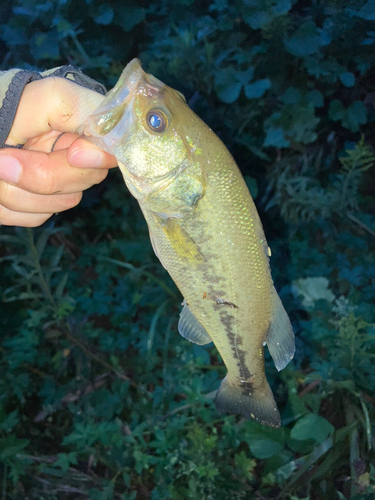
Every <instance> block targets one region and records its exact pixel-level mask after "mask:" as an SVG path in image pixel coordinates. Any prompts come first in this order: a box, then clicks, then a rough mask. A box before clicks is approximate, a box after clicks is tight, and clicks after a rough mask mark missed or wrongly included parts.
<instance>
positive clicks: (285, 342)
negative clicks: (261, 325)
mask: <svg viewBox="0 0 375 500" xmlns="http://www.w3.org/2000/svg"><path fill="white" fill-rule="evenodd" d="M266 343H267V346H268V350H269V351H270V354H271V356H272V359H273V362H274V363H275V366H276V368H277V369H278V371H280V370H282V369H283V368H285V367H286V365H287V364H288V363H289V361H290V360H291V359H292V358H293V356H294V351H295V344H294V333H293V328H292V325H291V323H290V319H289V316H288V315H287V313H286V311H285V309H284V306H283V304H282V302H281V300H280V297H279V296H278V294H277V292H276V290H275V288H274V287H273V292H272V318H271V324H270V328H269V331H268V336H267V339H266Z"/></svg>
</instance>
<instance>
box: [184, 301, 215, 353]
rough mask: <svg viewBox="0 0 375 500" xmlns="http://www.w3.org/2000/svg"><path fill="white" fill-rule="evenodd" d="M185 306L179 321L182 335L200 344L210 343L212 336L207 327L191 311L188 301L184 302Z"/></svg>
mask: <svg viewBox="0 0 375 500" xmlns="http://www.w3.org/2000/svg"><path fill="white" fill-rule="evenodd" d="M183 306H184V307H183V308H182V311H181V314H180V321H179V322H178V331H179V333H180V335H181V336H182V337H184V338H185V339H187V340H189V341H190V342H194V343H195V344H198V345H204V344H209V343H210V342H212V340H211V337H210V336H209V335H208V333H207V332H206V330H205V328H203V326H202V325H201V324H200V322H199V321H198V320H197V318H196V317H195V316H194V314H193V313H192V312H191V311H190V309H189V306H188V305H187V304H186V301H185V300H184V302H183Z"/></svg>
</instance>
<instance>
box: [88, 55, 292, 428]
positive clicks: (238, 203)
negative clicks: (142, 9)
mask: <svg viewBox="0 0 375 500" xmlns="http://www.w3.org/2000/svg"><path fill="white" fill-rule="evenodd" d="M82 131H83V133H84V135H85V136H86V137H87V138H89V140H91V141H92V142H94V143H96V144H97V145H99V146H100V147H101V148H102V149H104V150H106V151H108V152H109V153H111V154H112V155H114V156H115V157H116V158H117V160H118V163H119V167H120V169H121V172H122V174H123V177H124V180H125V183H126V185H127V187H128V188H129V190H130V192H131V193H132V195H133V196H135V198H136V199H137V200H138V202H139V205H140V207H141V209H142V212H143V214H144V217H145V219H146V221H147V224H148V228H149V232H150V238H151V242H152V246H153V249H154V251H155V253H156V255H157V256H158V258H159V260H160V261H161V263H162V264H163V266H164V267H165V268H166V269H167V271H168V272H169V274H170V275H171V277H172V279H173V280H174V282H175V283H176V285H177V287H178V288H179V290H180V291H181V293H182V295H183V297H184V302H183V309H182V312H181V315H180V320H179V324H178V330H179V332H180V334H181V335H182V336H183V337H185V338H186V339H188V340H190V341H191V342H195V343H197V344H201V345H202V344H207V343H210V342H211V341H212V342H214V344H215V346H216V347H217V349H218V351H219V352H220V355H221V357H222V358H223V360H224V363H225V365H226V367H227V370H228V373H227V375H226V377H225V378H224V380H223V381H222V383H221V386H220V388H219V390H218V392H217V396H216V400H215V403H216V407H217V408H218V409H219V410H221V411H226V412H230V413H239V414H242V415H244V416H245V417H247V418H253V419H255V420H256V421H258V422H261V423H262V424H266V425H270V426H273V427H278V426H279V425H280V415H279V411H278V409H277V405H276V403H275V400H274V397H273V394H272V391H271V389H270V386H269V384H268V382H267V379H266V375H265V370H264V345H265V344H267V345H268V349H269V351H270V353H271V355H272V358H273V360H274V362H275V365H276V368H277V369H278V370H281V369H282V368H284V367H285V366H286V365H287V363H288V362H289V361H290V360H291V359H292V357H293V355H294V335H293V331H292V326H291V324H290V321H289V318H288V315H287V313H286V311H285V309H284V307H283V305H282V303H281V301H280V298H279V296H278V294H277V292H276V290H275V288H274V286H273V282H272V278H271V273H270V267H269V256H270V250H269V248H268V245H267V242H266V238H265V236H264V233H263V228H262V224H261V221H260V219H259V216H258V213H257V210H256V208H255V205H254V202H253V200H252V198H251V195H250V193H249V190H248V188H247V186H246V184H245V182H244V179H243V177H242V175H241V173H240V171H239V169H238V167H237V165H236V163H235V162H234V160H233V158H232V156H231V155H230V153H229V151H228V150H227V148H226V147H225V146H224V144H223V143H222V142H221V141H220V139H219V138H218V137H217V136H216V135H215V134H214V132H213V131H212V130H211V129H210V128H209V127H208V126H207V125H206V124H205V123H204V122H203V121H202V120H201V119H200V118H199V117H198V116H197V115H195V113H194V112H193V111H192V110H191V109H190V108H189V107H188V105H187V104H186V101H185V98H184V97H183V95H182V94H181V93H180V92H178V91H176V90H174V89H172V88H170V87H168V86H167V85H165V84H163V83H162V82H161V81H160V80H158V79H157V78H155V77H154V76H152V75H149V74H147V73H145V72H144V71H143V70H142V68H141V65H140V61H139V60H138V59H134V60H133V61H131V62H130V63H129V64H128V65H127V66H126V68H125V69H124V71H123V73H122V75H121V77H120V79H119V81H118V83H117V84H116V86H115V87H114V88H113V89H112V90H111V91H110V92H109V93H108V94H107V96H106V98H105V99H104V101H103V103H102V104H101V105H100V106H99V108H97V110H96V111H95V112H94V113H93V114H92V115H91V116H90V117H89V118H88V120H87V121H86V123H85V124H84V126H83V128H82Z"/></svg>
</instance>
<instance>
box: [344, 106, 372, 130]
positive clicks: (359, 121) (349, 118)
mask: <svg viewBox="0 0 375 500" xmlns="http://www.w3.org/2000/svg"><path fill="white" fill-rule="evenodd" d="M366 122H367V112H366V108H365V106H364V104H363V103H362V102H361V101H354V102H353V103H352V104H351V105H350V106H349V108H348V109H347V110H346V114H345V116H344V117H343V119H342V120H341V123H342V125H343V126H344V127H346V128H348V129H349V130H351V131H352V132H358V130H359V125H364V124H365V123H366Z"/></svg>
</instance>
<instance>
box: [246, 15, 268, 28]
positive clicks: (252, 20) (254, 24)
mask: <svg viewBox="0 0 375 500" xmlns="http://www.w3.org/2000/svg"><path fill="white" fill-rule="evenodd" d="M271 19H272V17H271V16H270V14H269V13H268V12H266V11H264V10H263V11H260V12H254V13H253V14H250V15H247V16H244V21H245V23H246V24H248V25H249V26H250V28H252V29H253V30H257V29H259V28H263V26H265V25H266V24H268V23H269V22H270V21H271Z"/></svg>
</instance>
